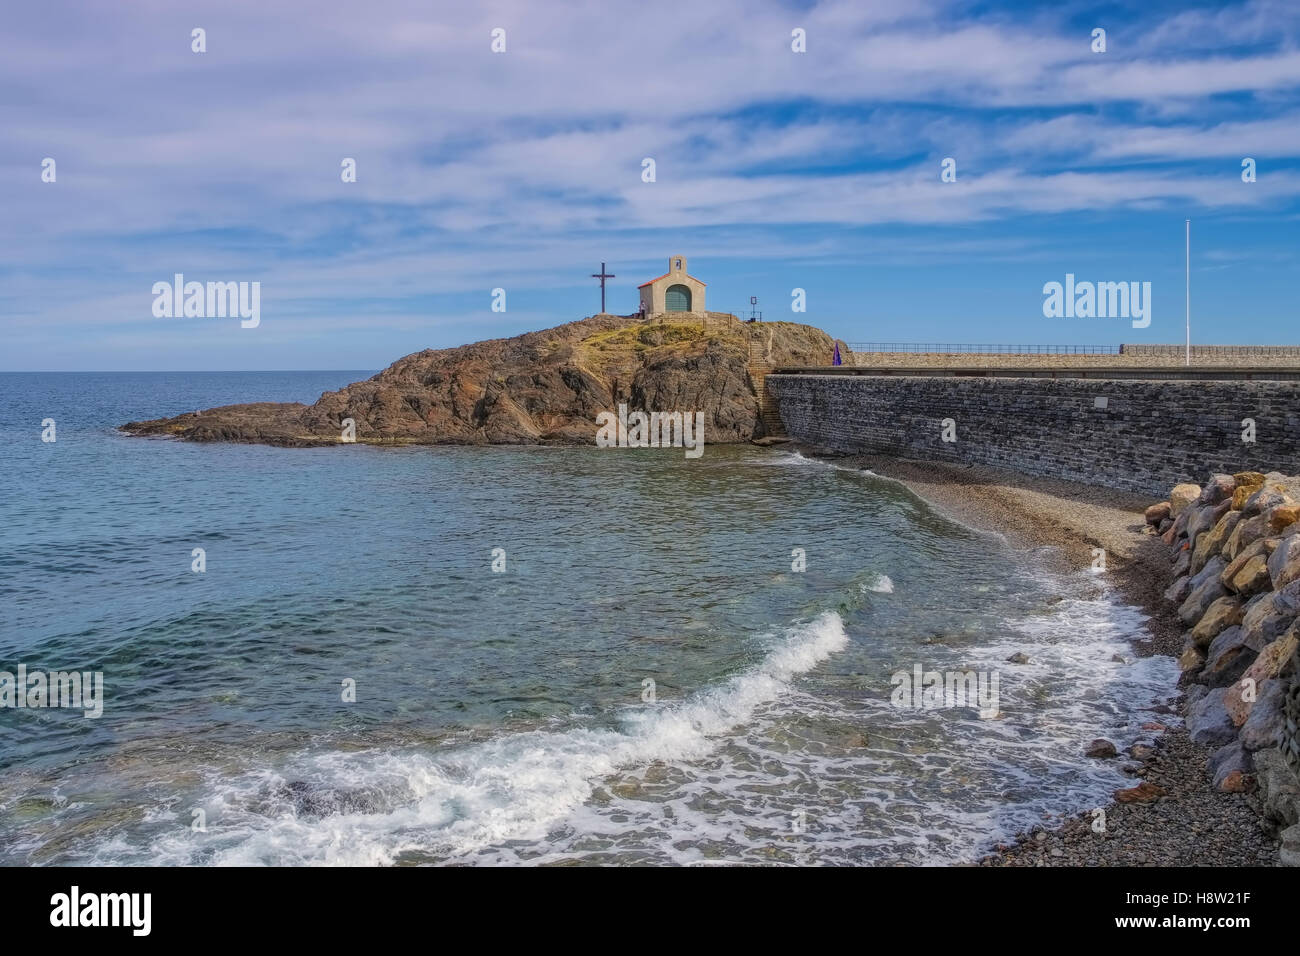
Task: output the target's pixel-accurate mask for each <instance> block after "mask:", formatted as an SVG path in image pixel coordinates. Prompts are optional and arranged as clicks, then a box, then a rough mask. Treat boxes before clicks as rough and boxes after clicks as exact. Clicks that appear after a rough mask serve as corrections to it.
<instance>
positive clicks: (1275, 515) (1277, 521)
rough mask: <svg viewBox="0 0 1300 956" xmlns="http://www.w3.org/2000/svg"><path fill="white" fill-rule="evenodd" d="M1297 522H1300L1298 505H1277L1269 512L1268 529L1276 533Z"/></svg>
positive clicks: (1299, 507)
mask: <svg viewBox="0 0 1300 956" xmlns="http://www.w3.org/2000/svg"><path fill="white" fill-rule="evenodd" d="M1297 522H1300V505H1279V506H1278V507H1276V508H1274V509H1273V510H1272V511H1271V512H1270V513H1269V516H1268V529H1269V530H1270V531H1272V532H1273V533H1274V534H1278V533H1281V532H1282V531H1285V530H1286V529H1288V528H1291V527H1293V526H1295V525H1296V523H1297ZM1297 530H1300V528H1297Z"/></svg>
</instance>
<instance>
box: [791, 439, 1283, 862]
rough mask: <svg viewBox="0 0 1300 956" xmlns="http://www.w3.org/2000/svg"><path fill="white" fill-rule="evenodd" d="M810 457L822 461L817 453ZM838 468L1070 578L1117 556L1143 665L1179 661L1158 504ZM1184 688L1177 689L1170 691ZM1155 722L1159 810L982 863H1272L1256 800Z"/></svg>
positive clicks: (1090, 821) (1121, 811)
mask: <svg viewBox="0 0 1300 956" xmlns="http://www.w3.org/2000/svg"><path fill="white" fill-rule="evenodd" d="M806 453H811V452H806ZM835 460H836V462H837V463H839V464H846V465H852V466H856V467H859V468H865V469H868V470H870V471H871V472H874V473H875V474H877V475H881V476H884V477H887V478H893V479H896V480H898V481H901V482H902V483H903V484H905V485H906V486H907V487H908V488H910V489H911V490H912V491H913V492H914V493H916V494H917V495H919V496H920V497H922V498H924V499H925V500H926V501H927V502H929V503H930V504H931V505H932V506H933V507H935V508H936V509H937V510H939V511H940V512H942V513H944V514H948V515H950V516H952V517H953V518H955V519H956V520H958V521H960V522H961V523H962V524H965V525H969V526H971V527H975V528H981V529H985V530H989V531H996V532H998V533H1000V534H1002V535H1003V536H1004V537H1006V539H1007V540H1008V541H1009V542H1011V544H1013V545H1014V546H1018V547H1038V548H1042V547H1047V548H1048V550H1047V551H1045V552H1044V553H1045V555H1046V556H1047V557H1048V560H1052V561H1055V562H1056V563H1057V565H1058V567H1059V569H1060V570H1062V571H1070V570H1075V571H1077V570H1079V569H1082V568H1087V567H1090V566H1091V565H1092V562H1093V549H1094V548H1104V549H1105V551H1106V569H1107V570H1106V576H1107V580H1108V582H1109V583H1110V584H1111V586H1113V587H1114V588H1115V589H1116V590H1117V591H1118V592H1119V594H1120V595H1121V596H1122V597H1123V599H1124V600H1125V601H1127V602H1128V603H1129V604H1132V605H1135V606H1137V607H1139V608H1141V609H1142V610H1143V611H1144V612H1145V613H1146V614H1147V615H1148V616H1149V618H1150V620H1149V622H1148V631H1149V638H1148V639H1147V640H1145V641H1140V642H1137V643H1135V645H1134V648H1133V650H1134V653H1135V654H1137V655H1139V656H1148V655H1152V654H1164V655H1168V656H1171V657H1176V656H1177V655H1178V654H1179V653H1180V651H1181V649H1182V644H1183V638H1182V633H1183V628H1182V627H1181V626H1180V624H1179V622H1178V620H1177V618H1176V616H1175V615H1174V613H1173V610H1174V609H1173V608H1172V607H1171V606H1170V605H1169V603H1168V602H1167V601H1165V600H1164V598H1163V596H1162V592H1163V591H1164V589H1165V588H1166V587H1167V586H1168V584H1169V582H1170V580H1171V574H1170V564H1169V557H1168V554H1169V551H1168V548H1167V547H1166V546H1163V545H1161V544H1160V543H1159V540H1158V539H1157V538H1156V537H1154V536H1152V535H1148V534H1146V533H1145V527H1146V523H1145V521H1144V520H1143V516H1142V512H1143V510H1144V509H1145V508H1146V507H1147V506H1148V505H1151V504H1154V503H1155V502H1154V501H1153V500H1151V499H1149V498H1144V497H1141V496H1138V495H1134V494H1131V493H1128V492H1122V491H1114V490H1112V489H1108V488H1097V487H1094V486H1090V485H1082V484H1078V483H1075V482H1068V481H1059V480H1055V479H1047V478H1032V477H1027V476H1024V475H1019V474H1015V473H1012V472H1008V471H1004V470H1001V469H993V468H986V467H982V466H967V465H950V464H943V463H935V462H923V461H915V460H909V459H900V458H891V457H887V456H883V455H853V456H846V457H842V458H836V459H835ZM1176 691H1177V688H1173V687H1171V688H1170V692H1171V694H1172V693H1174V692H1176ZM1183 707H1184V700H1183V698H1182V697H1181V696H1180V697H1179V699H1178V701H1177V703H1176V708H1177V710H1178V714H1171V715H1169V716H1163V715H1161V714H1159V713H1154V714H1153V715H1152V720H1153V722H1154V723H1158V724H1163V725H1167V729H1166V730H1164V731H1163V732H1156V733H1154V734H1153V737H1154V740H1153V743H1154V747H1152V748H1151V753H1150V754H1142V755H1141V759H1137V760H1136V761H1135V763H1136V764H1138V765H1139V769H1138V771H1137V773H1136V774H1135V775H1134V779H1133V785H1137V784H1139V783H1142V782H1143V781H1146V782H1148V783H1151V784H1154V785H1156V786H1157V787H1159V788H1160V789H1161V790H1162V791H1163V792H1164V795H1163V796H1161V797H1159V798H1158V799H1156V800H1154V801H1153V802H1150V803H1117V802H1112V803H1111V804H1110V805H1109V806H1107V807H1106V808H1105V813H1106V817H1105V828H1104V832H1100V833H1099V832H1094V816H1093V814H1092V813H1091V812H1090V808H1089V811H1081V812H1080V813H1079V814H1078V815H1076V816H1073V817H1065V818H1052V819H1046V820H1044V821H1043V824H1042V826H1041V827H1038V828H1035V830H1034V831H1033V832H1029V833H1022V834H1019V835H1018V837H1017V839H1016V841H1015V842H1013V843H1012V844H1010V845H1008V846H1002V847H999V849H998V851H997V852H996V853H993V854H991V855H989V856H987V857H985V858H984V859H982V860H980V865H981V866H1261V865H1262V866H1271V865H1275V864H1276V861H1277V858H1278V854H1277V840H1276V839H1274V838H1272V837H1270V836H1269V835H1268V834H1267V833H1265V832H1264V830H1263V827H1262V826H1261V823H1260V806H1259V801H1258V800H1257V799H1256V797H1255V796H1254V795H1253V794H1230V793H1218V792H1215V791H1214V789H1213V788H1212V786H1211V782H1210V779H1209V775H1208V774H1207V773H1206V769H1205V760H1206V758H1207V757H1208V756H1209V753H1210V751H1209V750H1207V749H1206V748H1203V747H1200V746H1197V745H1196V744H1193V743H1192V742H1191V740H1190V739H1189V738H1188V736H1187V732H1186V730H1185V729H1184V728H1183V726H1182V720H1181V718H1180V716H1179V715H1180V714H1181V713H1182V712H1183Z"/></svg>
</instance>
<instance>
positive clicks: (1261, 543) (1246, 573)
mask: <svg viewBox="0 0 1300 956" xmlns="http://www.w3.org/2000/svg"><path fill="white" fill-rule="evenodd" d="M1277 544H1278V539H1277V538H1260V539H1259V540H1258V541H1255V542H1252V543H1251V544H1250V545H1249V546H1248V547H1246V548H1244V549H1243V550H1242V552H1241V553H1240V554H1239V555H1237V556H1236V557H1235V558H1233V559H1232V562H1231V563H1230V564H1229V565H1228V566H1227V567H1226V568H1224V569H1223V573H1222V574H1220V575H1219V580H1220V581H1222V582H1223V586H1224V587H1226V588H1227V589H1228V590H1229V591H1233V592H1236V593H1237V594H1240V595H1242V596H1243V597H1250V596H1251V595H1252V594H1258V593H1259V592H1260V591H1264V590H1267V589H1269V588H1271V587H1272V581H1271V579H1270V578H1269V573H1268V558H1269V555H1270V554H1272V553H1273V551H1274V549H1275V548H1276V547H1277Z"/></svg>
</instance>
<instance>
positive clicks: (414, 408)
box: [122, 315, 834, 446]
mask: <svg viewBox="0 0 1300 956" xmlns="http://www.w3.org/2000/svg"><path fill="white" fill-rule="evenodd" d="M751 346H753V347H755V348H756V349H757V351H759V352H761V359H762V363H763V364H764V365H766V366H779V365H817V364H824V363H825V361H826V358H827V356H829V355H830V353H831V351H832V349H833V348H834V342H833V341H832V340H831V338H830V336H828V335H826V333H824V332H822V331H820V330H819V329H815V328H812V327H811V326H807V325H799V324H797V323H793V322H765V323H763V324H762V325H761V326H758V325H754V326H749V325H744V324H735V325H732V324H727V323H723V322H720V321H719V322H716V327H715V326H713V325H711V326H710V327H709V328H707V329H702V328H700V327H699V320H698V319H696V320H695V323H694V324H682V325H673V324H661V323H643V322H641V321H640V319H639V318H638V317H637V316H613V315H601V316H594V317H592V318H588V319H583V320H582V321H579V322H570V323H569V324H568V325H561V326H557V327H556V328H553V329H545V330H543V331H540V332H529V333H527V334H525V335H518V336H515V337H514V338H510V339H492V340H489V341H486V342H476V343H474V344H472V345H463V346H460V347H458V348H451V349H437V350H434V349H428V350H425V351H423V352H417V353H415V354H414V355H408V356H406V357H405V358H402V359H399V360H398V361H396V362H394V363H393V364H392V365H390V366H389V367H388V368H386V369H384V371H382V372H380V373H379V374H378V375H375V376H374V377H373V378H370V379H368V380H366V381H364V382H356V383H354V384H352V385H348V386H347V387H345V388H342V389H340V390H339V391H337V392H326V393H325V394H324V395H322V396H321V397H320V399H319V400H318V401H317V402H316V403H315V404H314V405H310V406H308V405H302V404H298V403H294V404H275V403H268V402H262V403H256V404H251V405H227V406H224V407H221V408H212V409H208V410H207V411H203V412H193V413H187V414H185V415H178V416H175V417H174V418H161V419H156V420H153V421H143V422H130V423H128V424H126V425H123V426H122V430H123V431H124V432H126V433H127V434H130V435H141V436H161V437H172V438H179V439H183V440H185V441H199V442H255V443H261V444H269V445H289V446H310V445H336V444H343V443H344V441H343V437H342V436H343V420H344V419H349V418H350V419H352V420H353V422H354V423H355V429H356V436H355V440H356V441H357V442H360V443H369V444H419V445H436V444H461V445H473V444H504V445H512V444H570V445H591V444H594V443H595V440H596V431H597V425H596V416H597V414H598V413H600V412H615V413H617V411H618V406H619V404H620V403H625V404H626V405H627V406H628V408H629V409H630V410H634V411H635V410H645V411H659V412H665V413H671V412H673V411H680V412H683V413H686V412H690V413H694V412H701V413H703V415H704V440H705V442H706V443H708V442H715V443H723V442H741V441H749V440H751V439H754V438H761V437H762V436H763V435H764V430H763V421H762V415H761V414H760V410H759V404H758V397H757V393H756V388H755V385H754V382H753V381H752V379H751V374H750V369H749V366H750V363H751V361H752V360H751V353H750V350H751Z"/></svg>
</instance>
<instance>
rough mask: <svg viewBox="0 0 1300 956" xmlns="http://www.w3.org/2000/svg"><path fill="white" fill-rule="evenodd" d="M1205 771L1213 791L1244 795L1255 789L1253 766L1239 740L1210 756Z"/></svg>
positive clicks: (1225, 745)
mask: <svg viewBox="0 0 1300 956" xmlns="http://www.w3.org/2000/svg"><path fill="white" fill-rule="evenodd" d="M1206 769H1208V770H1209V771H1210V776H1211V777H1212V778H1213V780H1214V789H1215V790H1219V791H1222V792H1223V793H1245V792H1247V791H1249V790H1253V789H1254V787H1255V778H1254V775H1253V772H1254V769H1255V765H1254V763H1253V762H1252V761H1251V759H1250V754H1248V753H1247V752H1246V749H1245V748H1244V747H1243V746H1242V745H1241V741H1239V740H1234V741H1232V742H1231V743H1229V744H1224V745H1223V746H1222V747H1220V748H1219V749H1218V750H1216V751H1215V752H1214V753H1212V754H1210V759H1209V760H1207V761H1206Z"/></svg>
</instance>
